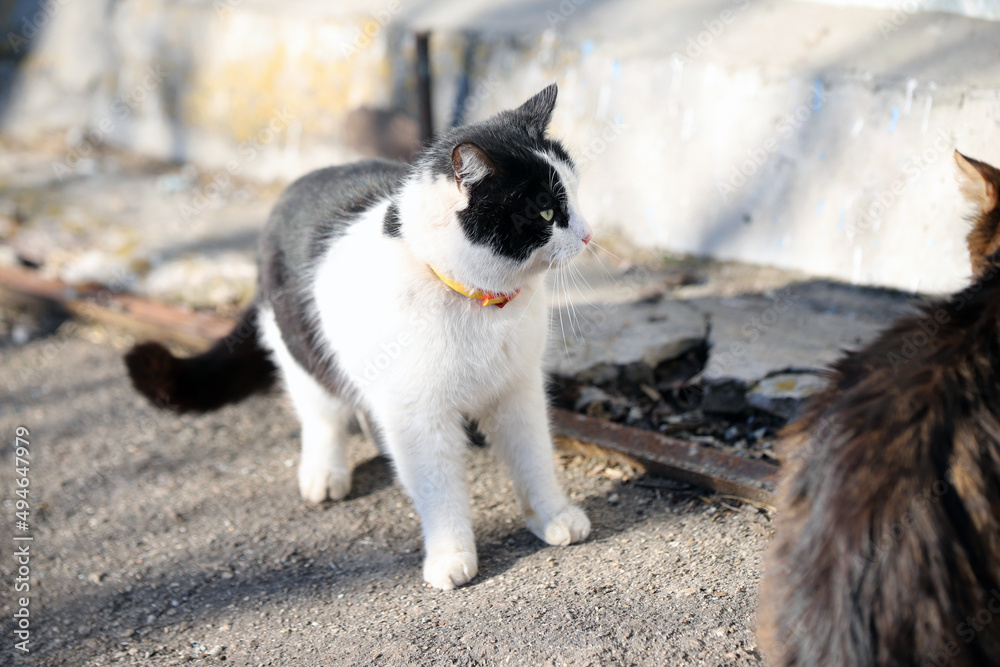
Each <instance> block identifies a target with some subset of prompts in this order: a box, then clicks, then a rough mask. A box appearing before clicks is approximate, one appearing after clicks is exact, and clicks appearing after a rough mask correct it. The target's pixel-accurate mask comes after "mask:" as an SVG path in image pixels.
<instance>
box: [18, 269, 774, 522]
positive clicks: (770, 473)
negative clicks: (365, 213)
mask: <svg viewBox="0 0 1000 667" xmlns="http://www.w3.org/2000/svg"><path fill="white" fill-rule="evenodd" d="M0 293H7V294H8V295H11V296H13V297H14V298H15V299H21V300H24V299H35V300H42V301H45V302H49V303H52V304H53V305H55V306H57V307H60V308H62V309H64V310H65V311H67V312H69V313H71V314H73V315H75V316H78V317H82V318H86V319H90V320H94V321H97V322H100V323H102V324H106V325H109V326H112V327H116V328H121V329H124V330H126V331H129V332H130V333H132V334H134V335H136V336H138V337H144V338H148V339H155V340H159V341H169V342H172V343H176V344H179V345H183V346H186V347H189V348H192V349H195V350H200V349H204V348H206V347H208V345H210V344H211V343H212V342H213V341H215V340H216V339H218V338H221V337H223V336H225V335H227V334H228V333H229V332H230V331H231V329H232V327H233V325H234V324H235V322H234V320H232V319H229V318H225V317H220V316H218V315H213V314H210V313H204V312H197V311H194V310H191V309H185V308H181V307H178V306H172V305H169V304H165V303H161V302H158V301H153V300H150V299H143V298H140V297H136V296H132V295H128V294H123V293H117V292H113V291H111V290H108V289H106V288H101V287H90V288H75V287H71V286H69V285H66V284H65V283H62V282H60V281H58V280H52V279H49V278H44V277H42V276H40V275H39V274H38V273H37V272H36V271H31V270H27V269H15V268H6V267H0ZM552 426H553V430H554V431H555V433H556V434H557V435H560V436H563V437H565V438H570V439H572V440H577V441H580V442H584V443H589V444H593V445H596V446H598V447H602V448H605V449H610V450H613V451H615V452H619V453H621V454H624V455H626V456H629V457H631V458H633V459H636V460H638V461H640V462H641V463H642V464H644V465H645V466H646V468H647V470H649V471H650V472H652V473H655V474H659V475H663V476H665V477H672V478H675V479H679V480H682V481H685V482H689V483H692V484H696V485H698V486H704V487H707V488H710V489H713V490H715V491H718V492H719V493H723V494H728V495H732V496H736V497H739V498H745V499H747V500H752V501H755V502H761V503H766V504H769V505H773V504H774V490H775V486H776V484H777V478H778V467H777V466H775V465H771V464H768V463H764V462H763V461H757V460H754V459H746V458H741V457H738V456H734V455H732V454H727V453H725V452H721V451H718V450H714V449H711V448H710V447H703V446H701V445H698V444H695V443H691V442H686V441H684V440H678V439H676V438H670V437H667V436H664V435H660V434H659V433H654V432H652V431H646V430H642V429H637V428H632V427H629V426H623V425H621V424H615V423H613V422H608V421H604V420H601V419H594V418H593V417H587V416H584V415H580V414H577V413H574V412H569V411H568V410H560V409H554V410H552Z"/></svg>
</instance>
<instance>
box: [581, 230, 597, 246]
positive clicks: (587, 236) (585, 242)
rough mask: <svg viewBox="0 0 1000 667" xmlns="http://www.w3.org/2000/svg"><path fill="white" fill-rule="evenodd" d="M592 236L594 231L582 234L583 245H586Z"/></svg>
mask: <svg viewBox="0 0 1000 667" xmlns="http://www.w3.org/2000/svg"><path fill="white" fill-rule="evenodd" d="M592 238H594V233H593V232H590V233H589V234H587V235H586V236H584V237H583V245H587V244H588V243H590V239H592Z"/></svg>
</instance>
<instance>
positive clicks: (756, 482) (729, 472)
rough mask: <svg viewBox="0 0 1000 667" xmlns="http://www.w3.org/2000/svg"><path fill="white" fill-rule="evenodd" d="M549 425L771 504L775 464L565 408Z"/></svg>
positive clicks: (666, 471)
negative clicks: (595, 417)
mask: <svg viewBox="0 0 1000 667" xmlns="http://www.w3.org/2000/svg"><path fill="white" fill-rule="evenodd" d="M552 428H553V430H554V431H555V432H556V433H557V434H559V435H562V436H564V437H567V438H573V439H574V440H580V441H581V442H588V443H591V444H594V445H597V446H599V447H604V448H606V449H611V450H614V451H616V452H619V453H621V454H625V455H627V456H630V457H632V458H634V459H637V460H638V461H640V462H642V463H643V464H644V465H645V466H646V469H647V470H648V471H650V472H653V473H655V474H658V475H663V476H665V477H673V478H675V479H679V480H682V481H685V482H689V483H691V484H696V485H698V486H704V487H708V488H710V489H712V490H714V491H718V492H719V493H724V494H728V495H732V496H736V497H738V498H746V499H747V500H753V501H756V502H760V503H765V504H768V505H773V504H774V491H775V486H776V485H777V480H778V466H776V465H771V464H769V463H764V462H763V461H757V460H755V459H747V458H742V457H739V456H734V455H732V454H727V453H725V452H721V451H719V450H716V449H712V448H710V447H703V446H702V445H699V444H697V443H693V442H687V441H684V440H678V439H677V438H670V437H667V436H665V435H660V434H659V433H654V432H653V431H647V430H644V429H638V428H632V427H631V426H624V425H622V424H615V423H614V422H609V421H605V420H603V419H594V418H593V417H587V416H586V415H581V414H577V413H575V412H570V411H569V410H559V409H554V410H552Z"/></svg>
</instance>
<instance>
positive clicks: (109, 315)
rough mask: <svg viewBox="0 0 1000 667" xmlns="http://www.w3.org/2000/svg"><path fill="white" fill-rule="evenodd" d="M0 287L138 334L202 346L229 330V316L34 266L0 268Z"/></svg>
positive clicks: (186, 345)
mask: <svg viewBox="0 0 1000 667" xmlns="http://www.w3.org/2000/svg"><path fill="white" fill-rule="evenodd" d="M0 291H3V292H6V293H8V294H11V295H13V296H14V297H15V298H18V299H21V300H24V299H35V300H40V301H43V302H47V303H49V304H52V305H54V306H57V307H60V308H62V309H64V310H65V311H66V312H68V313H70V314H71V315H75V316H77V317H80V318H83V319H88V320H92V321H95V322H100V323H102V324H106V325H108V326H112V327H116V328H119V329H124V330H126V331H128V332H130V333H132V334H134V335H136V336H138V337H140V338H143V339H150V340H159V341H163V342H170V343H175V344H178V345H183V346H185V347H189V348H191V349H194V350H201V349H204V348H206V347H208V345H209V344H210V343H211V342H212V341H214V340H216V339H218V338H222V337H223V336H225V335H226V334H228V333H229V332H230V331H231V330H232V328H233V324H234V321H233V320H231V319H229V318H226V317H219V316H218V315H213V314H211V313H205V312H197V311H194V310H191V309H190V308H187V309H186V308H182V307H179V306H172V305H168V304H165V303H162V302H159V301H153V300H151V299H143V298H141V297H137V296H133V295H130V294H124V293H121V292H116V291H113V290H110V289H107V288H104V287H100V286H94V285H88V286H82V287H74V286H71V285H67V284H66V283H64V282H62V281H59V280H54V279H52V278H45V277H44V276H41V275H39V274H38V272H37V271H32V270H29V269H20V268H14V267H0Z"/></svg>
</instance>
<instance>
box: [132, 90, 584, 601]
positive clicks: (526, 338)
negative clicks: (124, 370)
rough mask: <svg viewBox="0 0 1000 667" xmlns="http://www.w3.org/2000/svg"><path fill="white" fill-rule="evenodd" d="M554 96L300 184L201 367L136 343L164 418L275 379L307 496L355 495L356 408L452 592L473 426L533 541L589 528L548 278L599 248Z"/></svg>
mask: <svg viewBox="0 0 1000 667" xmlns="http://www.w3.org/2000/svg"><path fill="white" fill-rule="evenodd" d="M556 93H557V90H556V86H555V85H551V86H549V87H548V88H546V89H545V90H543V91H541V92H540V93H538V94H537V95H535V96H534V97H532V98H531V99H529V100H528V101H527V102H525V103H524V104H523V105H522V106H521V107H519V108H517V109H514V110H511V111H503V112H501V113H499V114H497V115H496V116H494V117H492V118H490V119H488V120H486V121H483V122H481V123H476V124H472V125H467V126H464V127H460V128H456V129H453V130H451V131H450V132H448V133H447V134H445V135H444V136H441V137H440V138H438V139H437V140H436V141H435V142H434V143H433V145H431V146H430V147H429V148H427V149H426V150H425V151H424V152H423V153H422V154H421V155H420V156H419V157H418V159H417V161H416V163H415V165H414V166H412V167H411V166H408V165H404V164H400V163H391V162H384V161H374V160H373V161H365V162H359V163H356V164H353V165H349V166H342V167H331V168H328V169H322V170H319V171H315V172H313V173H311V174H308V175H307V176H305V177H303V178H301V179H299V180H298V181H296V182H295V183H293V184H292V185H291V186H289V187H288V189H287V190H286V191H285V193H284V194H283V195H282V197H281V198H280V200H279V201H278V203H277V204H276V206H275V208H274V210H273V211H272V213H271V216H270V219H269V221H268V223H267V227H266V229H265V230H264V234H263V237H262V239H261V242H260V279H259V280H260V290H259V294H258V297H257V301H256V303H255V305H254V306H253V307H251V309H249V310H248V311H247V312H246V313H244V315H243V317H242V318H241V321H240V323H239V324H238V325H237V327H236V329H235V330H234V331H233V333H232V334H231V335H230V336H229V337H227V338H226V339H223V340H221V341H218V342H217V343H216V344H215V346H214V347H213V348H212V349H211V350H209V351H208V352H206V353H204V354H202V355H200V356H197V357H193V358H190V359H177V358H175V357H173V356H171V355H170V353H169V352H167V350H166V349H165V348H163V347H162V346H160V345H158V344H156V343H146V344H144V345H140V346H137V347H136V348H134V349H133V350H132V351H131V352H130V353H129V355H128V356H127V357H126V362H127V364H128V367H129V371H130V374H131V376H132V380H133V383H134V384H135V386H136V388H137V389H138V390H139V391H141V392H142V393H143V394H145V395H147V396H148V397H150V398H151V399H152V400H153V401H154V402H155V403H156V404H157V405H160V406H163V407H169V408H172V409H175V410H178V411H184V410H209V409H213V408H216V407H219V406H220V405H223V404H225V403H228V402H233V401H236V400H239V399H241V398H243V397H245V396H247V395H249V394H251V393H253V392H254V391H256V390H258V389H261V388H263V387H266V386H268V385H269V384H270V383H271V381H272V379H273V378H274V376H275V374H276V373H275V370H276V369H275V366H276V367H277V370H278V371H279V374H280V376H281V377H282V378H284V381H285V384H286V386H287V389H288V392H289V395H290V396H291V400H292V403H293V404H294V407H295V410H296V412H297V413H298V416H299V419H300V420H301V423H302V458H301V462H300V464H299V474H298V478H299V490H300V491H301V493H302V496H303V498H305V499H306V500H309V501H313V502H321V501H323V500H325V499H327V498H330V499H333V500H338V499H341V498H343V497H344V496H346V495H347V493H348V491H349V489H350V487H351V470H350V468H349V466H348V460H347V455H346V452H345V444H346V441H347V427H348V423H349V421H350V420H351V418H352V417H353V416H354V415H355V412H356V411H357V412H359V413H360V414H361V415H362V416H363V418H364V419H366V420H367V421H368V422H369V423H370V424H371V425H372V427H373V430H374V434H375V437H376V438H377V439H378V440H379V442H380V444H381V445H382V447H383V449H384V450H385V451H387V452H388V453H389V455H390V456H391V458H392V460H393V461H394V464H395V468H396V472H397V474H398V475H399V478H400V480H401V481H402V483H403V485H404V486H405V487H406V490H407V491H408V492H409V494H410V496H411V497H412V498H413V502H414V504H415V506H416V509H417V511H418V513H419V514H420V518H421V521H422V523H423V532H424V540H425V547H426V557H425V561H424V579H425V580H426V581H427V582H429V583H430V584H431V585H433V586H436V587H438V588H443V589H450V588H454V587H455V586H461V585H462V584H465V583H466V582H468V581H469V580H470V579H472V578H473V577H474V576H475V575H476V572H477V568H478V565H477V558H476V544H475V539H474V536H473V530H472V513H471V508H470V503H469V496H468V492H467V489H466V483H465V474H466V472H465V465H464V461H463V459H464V456H463V453H464V451H465V447H466V440H467V436H466V431H465V428H464V425H465V423H466V422H467V421H472V420H474V421H477V422H478V424H479V428H480V430H481V431H482V432H483V433H484V435H485V436H486V438H487V440H488V441H489V442H490V443H491V445H492V446H493V447H494V449H495V450H496V451H497V452H498V454H499V456H500V458H501V459H502V460H503V461H504V462H505V463H506V465H507V466H508V468H509V470H510V473H511V476H512V478H513V481H514V489H515V493H516V494H517V497H518V499H519V501H520V503H521V506H522V508H523V511H524V515H525V517H526V519H527V525H528V527H529V528H530V529H531V531H532V532H534V533H535V534H536V535H538V537H540V538H541V539H543V540H544V541H546V542H548V543H549V544H570V543H573V542H578V541H580V540H583V539H585V538H586V537H587V535H588V533H589V532H590V521H589V520H588V519H587V517H586V515H585V514H584V512H583V511H582V510H581V509H580V508H579V507H577V506H575V505H572V504H571V503H570V502H569V500H568V498H567V497H566V495H565V494H564V493H563V491H562V490H561V489H560V487H559V484H558V483H557V481H556V475H555V469H554V463H553V447H552V438H551V435H550V432H549V423H548V415H547V411H546V397H545V391H544V377H543V373H542V368H541V364H542V355H543V351H544V349H545V345H546V338H547V334H548V328H549V312H548V304H549V298H548V296H547V294H546V293H545V291H546V287H545V285H544V283H543V274H544V273H545V272H546V270H547V269H548V268H549V267H551V266H553V265H557V264H562V263H565V262H569V261H570V260H572V259H573V258H574V257H576V255H577V254H579V253H580V252H581V251H582V250H583V249H584V247H585V246H586V244H587V243H588V242H589V241H590V238H591V232H590V229H589V227H588V226H587V223H586V222H585V221H584V220H583V218H582V217H581V216H580V214H579V212H578V205H577V199H576V193H577V173H576V169H575V166H574V164H573V162H572V160H571V159H570V157H569V155H568V154H567V153H566V151H565V149H564V148H563V147H562V145H560V143H559V142H558V141H554V140H552V139H549V138H547V137H546V136H545V132H546V128H547V126H548V124H549V121H550V119H551V116H552V111H553V109H554V107H555V102H556ZM272 364H273V365H272Z"/></svg>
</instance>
